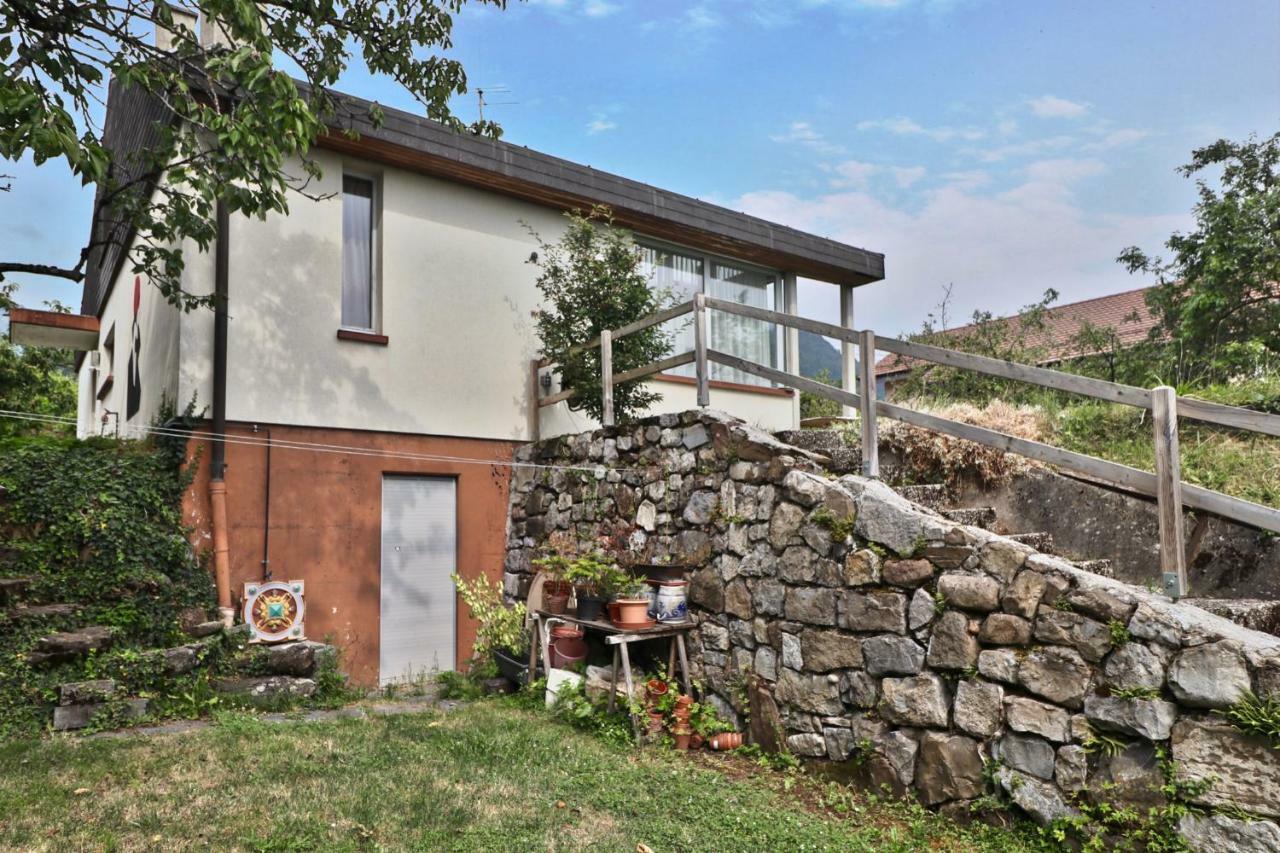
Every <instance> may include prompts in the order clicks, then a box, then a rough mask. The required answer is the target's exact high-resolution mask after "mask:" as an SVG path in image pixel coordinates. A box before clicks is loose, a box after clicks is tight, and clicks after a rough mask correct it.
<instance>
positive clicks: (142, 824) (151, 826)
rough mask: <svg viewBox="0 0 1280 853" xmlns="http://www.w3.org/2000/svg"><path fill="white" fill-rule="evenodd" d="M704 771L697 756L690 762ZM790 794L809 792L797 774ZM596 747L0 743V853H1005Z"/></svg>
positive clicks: (564, 737)
mask: <svg viewBox="0 0 1280 853" xmlns="http://www.w3.org/2000/svg"><path fill="white" fill-rule="evenodd" d="M704 763H705V762H704ZM800 784H802V785H803V784H815V785H816V783H808V782H802V783H800ZM783 787H790V784H788V785H786V786H784V785H782V784H779V777H778V776H777V774H773V773H764V774H763V775H760V776H757V775H753V774H743V773H730V774H727V773H722V772H718V771H717V770H715V769H705V768H704V767H700V766H698V764H697V763H695V761H693V760H691V759H688V758H686V757H684V756H680V755H678V754H675V753H673V752H671V751H667V750H657V749H652V750H647V751H643V752H638V751H636V750H634V749H631V748H627V747H621V746H613V745H610V744H608V743H605V742H604V741H602V740H600V739H598V738H594V737H591V736H589V735H585V734H582V733H579V732H576V731H574V730H572V729H570V728H569V727H567V726H565V725H563V724H561V723H558V722H555V721H553V720H551V719H549V718H548V717H547V716H546V715H545V714H542V713H536V712H531V711H527V710H522V709H520V708H517V707H515V706H514V705H513V704H511V703H510V702H482V703H476V704H472V705H466V706H463V707H461V708H460V709H458V710H456V711H453V712H451V713H448V714H439V713H427V714H415V715H405V716H398V717H375V718H371V719H368V720H350V719H345V720H334V721H326V722H313V723H302V722H299V723H290V724H270V723H266V722H262V721H259V720H257V719H255V718H253V717H251V716H249V715H244V714H230V715H224V716H222V717H221V718H220V723H219V725H216V726H214V727H211V728H209V729H206V730H203V731H198V732H193V733H188V734H185V735H167V736H160V737H150V738H126V739H119V740H96V741H86V740H78V739H53V740H44V741H30V742H24V743H19V744H11V745H9V746H6V747H4V748H2V749H0V845H3V847H4V848H6V849H15V850H17V849H21V850H54V849H57V850H63V849H77V850H78V849H126V850H141V849H147V850H154V849H163V850H171V849H172V850H176V849H190V848H200V849H210V848H212V849H238V850H262V851H288V850H313V849H324V850H373V849H423V850H532V849H546V850H585V849H592V850H619V851H624V850H625V851H635V850H637V849H641V848H638V847H637V845H639V844H644V845H647V846H648V847H649V848H651V849H652V850H654V851H664V850H716V851H720V850H788V851H792V850H797V851H798V850H853V851H857V850H876V851H915V850H943V851H952V850H955V851H959V850H991V851H995V850H1021V849H1030V848H1029V847H1028V846H1026V845H1028V844H1031V843H1032V842H1031V841H1029V840H1028V839H1029V838H1030V836H1026V837H1024V836H1022V835H1019V834H1016V833H1011V832H1009V831H1000V830H995V829H991V828H988V827H974V828H969V829H964V828H960V827H959V826H957V825H956V824H954V823H952V822H951V821H949V820H947V819H945V818H942V817H939V816H936V815H933V814H931V813H929V812H927V811H925V810H923V809H921V808H919V807H911V806H906V805H903V804H901V803H897V802H889V801H883V800H877V799H876V798H874V797H864V796H860V795H856V796H855V795H853V794H842V797H841V802H842V803H844V808H845V809H846V810H847V816H845V817H833V816H831V815H830V814H824V813H822V811H821V810H820V809H819V810H815V809H814V808H813V807H812V803H810V807H809V808H806V807H805V806H804V805H802V799H801V798H799V797H797V796H795V791H792V792H791V793H787V792H786V791H784V790H783Z"/></svg>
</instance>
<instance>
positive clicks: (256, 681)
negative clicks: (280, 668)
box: [213, 675, 316, 705]
mask: <svg viewBox="0 0 1280 853" xmlns="http://www.w3.org/2000/svg"><path fill="white" fill-rule="evenodd" d="M213 689H214V690H216V691H218V692H219V693H230V694H233V695H236V696H243V697H244V698H246V699H248V700H249V701H250V702H251V703H253V704H255V705H256V704H264V705H269V704H271V703H272V702H273V701H274V700H276V699H278V698H280V697H285V696H296V697H299V698H304V699H305V698H308V697H310V696H312V695H313V694H314V693H315V692H316V683H315V682H314V681H312V680H311V679H310V678H292V677H290V676H287V675H267V676H261V677H259V678H219V679H216V680H214V682H213Z"/></svg>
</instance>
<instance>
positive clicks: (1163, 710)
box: [1084, 696, 1178, 740]
mask: <svg viewBox="0 0 1280 853" xmlns="http://www.w3.org/2000/svg"><path fill="white" fill-rule="evenodd" d="M1084 715H1085V717H1086V718H1088V720H1089V723H1090V724H1091V725H1093V726H1094V727H1095V728H1098V729H1104V730H1106V731H1112V732H1120V733H1121V734H1126V735H1136V736H1138V737H1144V738H1146V739H1147V740H1168V738H1169V735H1170V734H1171V733H1172V732H1173V723H1174V720H1176V719H1177V718H1178V706H1177V705H1174V704H1173V703H1172V702H1165V701H1164V700H1162V699H1120V698H1116V697H1112V696H1090V697H1088V698H1087V699H1085V700H1084Z"/></svg>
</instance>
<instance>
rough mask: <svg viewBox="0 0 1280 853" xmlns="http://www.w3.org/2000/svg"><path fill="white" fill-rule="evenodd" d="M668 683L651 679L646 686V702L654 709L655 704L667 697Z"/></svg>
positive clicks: (658, 679)
mask: <svg viewBox="0 0 1280 853" xmlns="http://www.w3.org/2000/svg"><path fill="white" fill-rule="evenodd" d="M668 689H669V688H668V687H667V682H665V681H663V680H662V679H660V678H650V679H649V680H648V681H646V682H645V684H644V699H645V702H646V703H647V704H648V705H649V706H650V707H652V706H653V704H654V703H655V702H657V701H658V699H660V698H661V697H663V696H666V695H667V690H668Z"/></svg>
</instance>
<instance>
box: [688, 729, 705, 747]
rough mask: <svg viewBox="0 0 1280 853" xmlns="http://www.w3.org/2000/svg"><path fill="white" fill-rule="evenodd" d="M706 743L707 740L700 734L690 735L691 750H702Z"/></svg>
mask: <svg viewBox="0 0 1280 853" xmlns="http://www.w3.org/2000/svg"><path fill="white" fill-rule="evenodd" d="M704 743H706V738H704V737H703V736H702V735H700V734H698V733H697V732H694V733H693V734H691V735H689V748H690V749H702V745H703V744H704Z"/></svg>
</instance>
